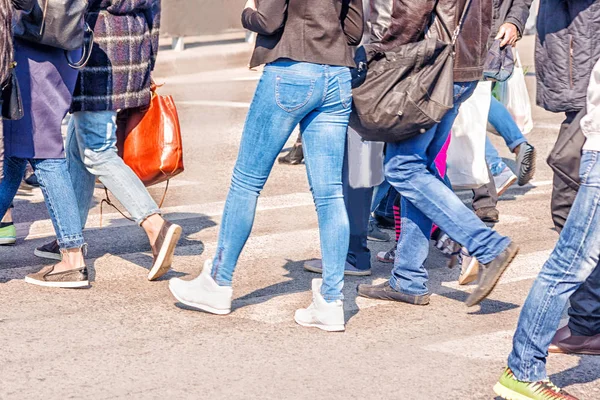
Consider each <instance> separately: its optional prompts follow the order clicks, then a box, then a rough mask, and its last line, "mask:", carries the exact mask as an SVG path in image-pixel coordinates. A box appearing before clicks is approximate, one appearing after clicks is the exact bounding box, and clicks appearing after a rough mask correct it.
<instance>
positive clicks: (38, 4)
mask: <svg viewBox="0 0 600 400" xmlns="http://www.w3.org/2000/svg"><path fill="white" fill-rule="evenodd" d="M87 7H88V1H87V0H34V5H33V9H32V10H31V11H19V12H17V13H16V15H15V27H14V35H15V37H18V38H20V39H23V40H27V41H29V42H33V43H39V44H43V45H45V46H50V47H56V48H59V49H63V50H64V51H65V56H66V57H67V60H68V61H69V65H70V66H71V67H73V68H76V69H79V68H83V67H84V66H85V64H87V62H88V61H89V59H90V56H91V54H92V48H93V45H94V33H93V31H92V29H91V28H90V27H89V26H88V25H87V23H86V22H85V16H86V12H87ZM78 49H83V54H82V57H81V59H80V60H79V61H76V62H73V61H71V59H70V57H69V52H70V51H73V50H78Z"/></svg>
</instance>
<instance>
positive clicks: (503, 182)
mask: <svg viewBox="0 0 600 400" xmlns="http://www.w3.org/2000/svg"><path fill="white" fill-rule="evenodd" d="M516 181H517V176H516V175H515V174H514V173H513V172H512V171H511V169H510V168H508V167H506V168H504V169H503V170H502V172H500V174H499V175H496V176H495V177H494V185H495V186H496V192H498V196H502V195H503V194H504V192H506V190H508V188H509V187H511V186H512V185H514V184H515V182H516Z"/></svg>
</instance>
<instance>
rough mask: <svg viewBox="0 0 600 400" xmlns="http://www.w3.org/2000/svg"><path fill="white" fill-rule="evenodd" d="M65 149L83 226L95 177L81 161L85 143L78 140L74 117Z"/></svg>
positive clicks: (70, 124)
mask: <svg viewBox="0 0 600 400" xmlns="http://www.w3.org/2000/svg"><path fill="white" fill-rule="evenodd" d="M65 151H66V155H67V168H68V169H69V176H70V177H71V183H72V186H73V188H75V198H76V200H77V210H79V220H80V221H81V227H82V228H85V224H86V222H87V217H88V214H89V211H90V204H91V202H92V198H93V197H94V186H95V183H96V177H95V176H94V174H92V173H90V172H89V171H88V170H87V167H86V166H85V164H84V162H83V160H84V159H85V145H84V143H83V142H80V141H79V140H78V137H77V132H76V127H75V119H74V118H71V119H70V120H69V125H68V128H67V144H66V149H65Z"/></svg>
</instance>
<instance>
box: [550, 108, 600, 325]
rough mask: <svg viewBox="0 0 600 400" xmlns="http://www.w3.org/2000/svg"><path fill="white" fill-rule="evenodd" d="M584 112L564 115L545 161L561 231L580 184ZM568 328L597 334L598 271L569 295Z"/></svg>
mask: <svg viewBox="0 0 600 400" xmlns="http://www.w3.org/2000/svg"><path fill="white" fill-rule="evenodd" d="M584 115H585V110H583V111H581V112H579V113H567V118H566V119H565V121H564V122H563V123H562V125H561V128H560V132H559V134H558V139H557V141H556V145H555V146H554V149H553V150H552V153H551V154H550V157H549V158H548V164H549V165H550V167H552V169H553V170H554V179H553V187H552V206H551V208H552V220H553V221H554V226H555V227H556V229H557V230H558V231H559V232H560V231H561V230H562V228H563V227H564V225H565V221H566V220H567V217H568V216H569V212H570V211H571V206H572V205H573V202H574V201H575V197H576V196H577V188H578V185H579V164H580V162H581V149H582V147H583V144H584V142H585V137H584V136H583V132H581V129H580V127H579V122H580V120H581V118H582V117H583V116H584ZM570 301H571V307H570V308H569V316H570V318H569V329H570V330H571V332H573V333H574V334H575V335H577V336H594V335H598V334H600V268H596V269H595V270H594V272H592V275H590V277H589V278H588V279H587V281H586V282H585V283H584V284H583V285H581V287H580V288H579V289H578V290H577V291H576V292H575V293H573V295H572V296H571V299H570Z"/></svg>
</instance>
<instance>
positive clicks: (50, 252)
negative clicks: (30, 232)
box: [33, 240, 62, 261]
mask: <svg viewBox="0 0 600 400" xmlns="http://www.w3.org/2000/svg"><path fill="white" fill-rule="evenodd" d="M33 254H35V255H36V256H37V257H40V258H47V259H49V260H56V261H61V260H62V255H61V254H60V247H59V246H58V242H57V241H56V240H53V241H52V242H50V243H46V244H45V245H43V246H42V247H38V248H37V249H35V251H34V252H33Z"/></svg>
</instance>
